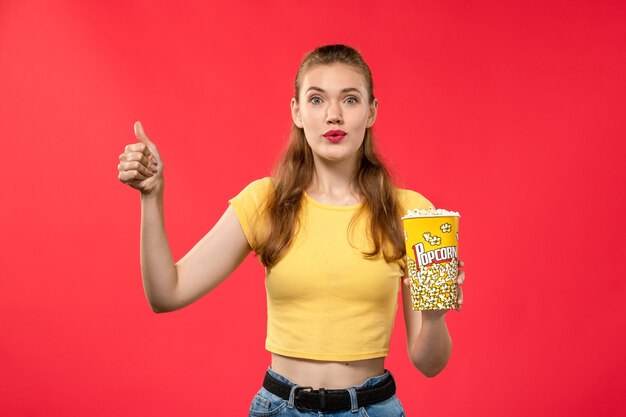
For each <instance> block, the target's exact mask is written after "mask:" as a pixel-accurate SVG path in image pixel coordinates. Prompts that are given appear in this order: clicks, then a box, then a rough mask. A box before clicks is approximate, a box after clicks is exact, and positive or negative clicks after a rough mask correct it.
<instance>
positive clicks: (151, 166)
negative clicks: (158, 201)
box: [117, 122, 163, 195]
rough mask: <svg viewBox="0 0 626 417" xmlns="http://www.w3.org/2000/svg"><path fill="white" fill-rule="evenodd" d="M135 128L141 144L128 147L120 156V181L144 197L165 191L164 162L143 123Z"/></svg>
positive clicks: (137, 124) (137, 123)
mask: <svg viewBox="0 0 626 417" xmlns="http://www.w3.org/2000/svg"><path fill="white" fill-rule="evenodd" d="M134 128H135V137H136V138H137V140H138V141H139V142H138V143H132V144H130V145H126V148H125V149H124V153H122V154H120V163H119V165H118V166H117V169H118V171H119V175H118V179H119V180H120V181H121V182H123V183H124V184H128V185H130V186H131V187H133V188H136V189H137V190H139V191H141V193H142V194H144V195H148V194H156V192H159V191H161V190H162V189H163V161H161V156H160V155H159V151H158V150H157V147H156V145H155V144H154V143H152V141H150V139H148V136H147V135H146V133H145V132H144V130H143V126H142V125H141V123H140V122H136V123H135V125H134Z"/></svg>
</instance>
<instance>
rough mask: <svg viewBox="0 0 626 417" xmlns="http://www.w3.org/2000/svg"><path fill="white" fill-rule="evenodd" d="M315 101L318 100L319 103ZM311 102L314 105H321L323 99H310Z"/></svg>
mask: <svg viewBox="0 0 626 417" xmlns="http://www.w3.org/2000/svg"><path fill="white" fill-rule="evenodd" d="M315 100H317V101H315ZM309 101H310V102H311V103H313V104H319V103H321V102H322V99H320V98H319V97H311V98H310V99H309Z"/></svg>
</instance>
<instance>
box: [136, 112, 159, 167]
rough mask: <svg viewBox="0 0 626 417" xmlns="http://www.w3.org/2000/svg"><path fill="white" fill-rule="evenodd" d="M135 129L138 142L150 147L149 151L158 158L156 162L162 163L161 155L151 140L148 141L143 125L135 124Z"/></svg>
mask: <svg viewBox="0 0 626 417" xmlns="http://www.w3.org/2000/svg"><path fill="white" fill-rule="evenodd" d="M133 127H134V128H135V137H136V138H137V140H138V141H139V142H141V143H145V144H146V145H147V146H148V149H149V150H150V152H151V153H152V154H153V156H154V157H155V158H156V160H157V161H158V162H160V161H161V155H159V151H158V150H157V147H156V145H155V144H154V143H152V141H151V140H150V139H148V136H147V135H146V132H144V130H143V126H142V125H141V122H135V125H134V126H133Z"/></svg>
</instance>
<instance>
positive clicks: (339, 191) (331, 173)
mask: <svg viewBox="0 0 626 417" xmlns="http://www.w3.org/2000/svg"><path fill="white" fill-rule="evenodd" d="M355 178H356V166H355V163H354V162H351V161H342V162H339V163H327V162H320V161H315V172H314V174H313V179H312V181H311V184H309V186H308V187H307V193H308V194H309V195H310V196H315V197H318V198H320V199H322V200H325V201H328V202H338V203H339V204H344V203H345V204H350V203H355V202H359V201H360V200H361V198H360V194H359V190H358V186H357V184H355Z"/></svg>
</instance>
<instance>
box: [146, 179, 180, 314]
mask: <svg viewBox="0 0 626 417" xmlns="http://www.w3.org/2000/svg"><path fill="white" fill-rule="evenodd" d="M140 252H141V253H140V260H141V276H142V280H143V288H144V291H145V293H146V297H147V299H148V302H149V303H150V306H151V307H152V309H153V310H154V311H155V312H157V313H160V312H164V311H168V307H167V306H168V304H169V300H171V299H172V297H173V296H174V294H175V290H176V285H177V281H178V277H177V272H176V266H175V264H174V259H173V257H172V251H171V250H170V245H169V242H168V241H167V234H166V233H165V221H164V215H163V189H161V190H159V191H158V192H155V193H154V195H153V194H147V195H145V194H141V237H140Z"/></svg>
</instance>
